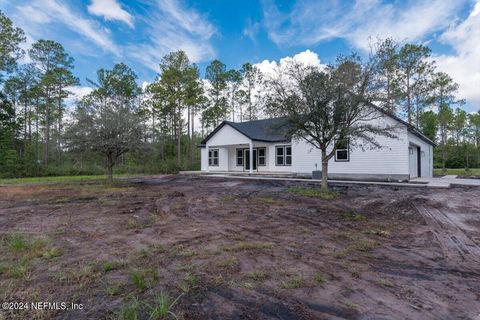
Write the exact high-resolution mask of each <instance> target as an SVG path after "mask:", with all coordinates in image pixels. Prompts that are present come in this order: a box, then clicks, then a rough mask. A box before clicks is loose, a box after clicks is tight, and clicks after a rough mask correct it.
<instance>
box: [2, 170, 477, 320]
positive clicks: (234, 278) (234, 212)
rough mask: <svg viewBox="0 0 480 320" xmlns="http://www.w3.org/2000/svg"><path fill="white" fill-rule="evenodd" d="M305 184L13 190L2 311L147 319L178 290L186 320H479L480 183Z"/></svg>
mask: <svg viewBox="0 0 480 320" xmlns="http://www.w3.org/2000/svg"><path fill="white" fill-rule="evenodd" d="M293 185H295V186H298V184H295V183H286V182H281V181H263V182H262V181H240V180H235V181H233V180H228V179H213V178H201V177H188V176H162V177H156V178H151V179H131V180H130V181H126V182H123V183H122V184H120V185H116V186H115V187H105V186H104V185H102V184H95V183H85V184H78V183H77V184H63V185H62V184H58V185H48V186H23V187H18V186H10V187H2V188H0V237H1V239H2V240H1V241H2V243H1V246H0V302H3V301H32V300H39V299H40V300H42V301H69V302H75V303H81V304H82V305H83V306H84V308H83V309H82V310H76V311H72V310H67V311H65V310H49V311H35V312H34V311H31V310H25V311H21V312H20V311H8V312H6V311H3V315H4V317H6V318H8V319H10V318H18V319H31V318H35V317H36V318H43V319H50V318H57V319H92V318H96V319H112V318H118V317H121V316H124V315H125V314H126V313H125V308H127V307H131V309H132V310H133V309H135V308H134V307H135V301H137V302H138V303H137V305H136V306H137V308H136V312H138V315H139V317H140V319H147V318H148V317H149V316H150V314H151V308H149V306H152V305H154V304H155V301H156V300H155V298H156V297H157V296H158V295H159V293H160V292H163V293H164V295H168V296H169V297H171V298H172V299H173V298H177V297H179V299H178V302H177V303H176V304H175V305H174V306H172V307H171V311H172V313H174V314H175V315H176V316H177V318H179V319H479V316H480V300H479V299H480V263H479V262H480V248H479V245H480V201H479V199H480V189H478V188H477V189H475V188H471V189H467V188H465V189H461V188H452V189H441V190H440V189H423V188H422V189H419V188H414V189H408V188H389V187H380V186H376V187H375V186H372V187H367V186H352V187H341V188H336V190H335V191H337V192H338V196H337V197H336V198H334V199H330V200H328V199H322V198H318V197H308V196H302V195H298V194H295V193H292V192H289V190H290V189H289V188H290V187H292V186H293ZM15 237H17V238H15ZM18 237H21V238H22V239H23V241H24V242H27V244H28V245H27V246H26V247H25V248H23V247H18V244H16V242H14V241H13V240H15V239H16V241H17V242H18ZM12 239H13V240H12ZM38 239H42V241H40V240H38ZM37 242H38V243H39V244H37ZM19 248H20V250H19ZM22 248H23V249H22ZM139 279H140V280H142V279H143V285H142V281H140V280H139ZM0 312H2V311H0ZM0 318H1V317H0Z"/></svg>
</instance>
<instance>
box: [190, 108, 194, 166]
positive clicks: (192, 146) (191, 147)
mask: <svg viewBox="0 0 480 320" xmlns="http://www.w3.org/2000/svg"><path fill="white" fill-rule="evenodd" d="M191 119H192V139H191V141H192V143H191V145H190V167H193V159H194V158H195V106H192V117H191Z"/></svg>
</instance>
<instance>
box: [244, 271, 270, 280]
mask: <svg viewBox="0 0 480 320" xmlns="http://www.w3.org/2000/svg"><path fill="white" fill-rule="evenodd" d="M248 277H249V278H250V279H252V280H253V281H259V282H262V281H265V280H267V279H268V274H267V273H266V272H265V271H252V272H250V273H249V274H248Z"/></svg>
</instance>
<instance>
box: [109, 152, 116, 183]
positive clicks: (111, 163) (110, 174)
mask: <svg viewBox="0 0 480 320" xmlns="http://www.w3.org/2000/svg"><path fill="white" fill-rule="evenodd" d="M114 165H115V160H114V159H113V156H112V155H111V154H109V155H107V183H108V184H113V166H114Z"/></svg>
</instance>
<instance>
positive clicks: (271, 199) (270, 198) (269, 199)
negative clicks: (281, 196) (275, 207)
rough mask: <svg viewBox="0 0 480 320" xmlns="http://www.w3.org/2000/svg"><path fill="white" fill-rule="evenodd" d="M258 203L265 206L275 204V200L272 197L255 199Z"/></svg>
mask: <svg viewBox="0 0 480 320" xmlns="http://www.w3.org/2000/svg"><path fill="white" fill-rule="evenodd" d="M255 199H256V200H257V201H258V202H261V203H266V204H274V203H276V202H277V199H275V198H272V197H259V198H255Z"/></svg>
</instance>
